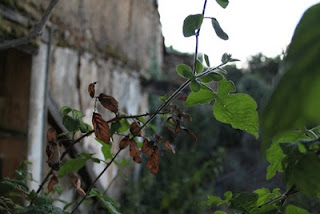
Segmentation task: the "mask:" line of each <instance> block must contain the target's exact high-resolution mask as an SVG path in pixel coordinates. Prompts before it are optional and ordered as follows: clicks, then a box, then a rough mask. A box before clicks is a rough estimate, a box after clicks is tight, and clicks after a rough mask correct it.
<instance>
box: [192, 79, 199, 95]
mask: <svg viewBox="0 0 320 214" xmlns="http://www.w3.org/2000/svg"><path fill="white" fill-rule="evenodd" d="M190 89H191V91H192V92H194V93H197V92H198V91H200V89H201V85H200V83H198V81H197V80H192V81H191V83H190Z"/></svg>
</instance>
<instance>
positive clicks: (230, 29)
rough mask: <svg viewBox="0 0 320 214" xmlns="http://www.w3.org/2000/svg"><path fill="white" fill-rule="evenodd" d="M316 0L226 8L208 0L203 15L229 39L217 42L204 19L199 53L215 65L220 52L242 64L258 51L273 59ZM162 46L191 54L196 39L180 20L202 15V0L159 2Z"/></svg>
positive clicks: (241, 1)
mask: <svg viewBox="0 0 320 214" xmlns="http://www.w3.org/2000/svg"><path fill="white" fill-rule="evenodd" d="M319 2H320V1H319V0H230V1H229V5H228V7H227V8H226V9H223V8H222V7H220V6H219V5H218V4H217V3H216V1H215V0H208V3H207V9H206V14H205V16H211V17H215V18H216V19H217V20H218V21H219V23H220V26H221V27H222V29H223V30H224V31H225V32H226V33H227V34H228V35H229V40H227V41H224V40H221V39H219V38H218V37H217V36H216V34H215V32H214V30H213V28H212V25H211V20H210V19H204V22H203V25H202V29H201V33H200V44H199V52H201V53H206V54H207V55H209V58H210V61H211V64H213V65H217V64H219V63H220V59H221V56H222V54H223V53H226V52H227V53H230V54H232V56H233V57H234V58H237V59H240V60H241V62H240V63H239V65H241V64H243V63H244V62H245V61H246V60H247V58H248V57H249V56H252V55H255V54H257V53H259V52H262V53H263V54H265V55H267V56H269V57H273V56H276V55H278V54H280V53H281V52H282V50H284V49H285V48H286V46H287V45H288V44H289V42H290V41H291V38H292V35H293V32H294V29H295V27H296V25H297V23H298V22H299V20H300V18H301V16H302V14H303V12H304V11H305V10H306V9H307V8H309V7H310V6H312V5H314V4H316V3H319ZM158 3H159V12H160V16H161V24H162V32H163V35H164V37H165V45H166V46H167V47H169V46H170V45H172V46H173V48H174V49H177V50H179V51H181V52H189V53H193V52H194V48H195V37H194V36H193V37H189V38H185V37H183V34H182V25H183V20H184V19H185V17H187V16H188V15H190V14H198V13H201V12H202V7H203V3H204V0H158Z"/></svg>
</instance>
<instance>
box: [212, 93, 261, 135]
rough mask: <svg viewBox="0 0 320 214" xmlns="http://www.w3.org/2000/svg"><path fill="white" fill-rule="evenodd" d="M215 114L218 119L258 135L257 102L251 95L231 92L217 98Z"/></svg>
mask: <svg viewBox="0 0 320 214" xmlns="http://www.w3.org/2000/svg"><path fill="white" fill-rule="evenodd" d="M218 95H219V93H218ZM213 114H214V116H215V117H216V119H217V120H219V121H221V122H224V123H228V124H231V126H232V127H233V128H235V129H241V130H244V131H246V132H248V133H250V134H253V135H254V136H256V137H258V129H259V118H258V113H257V104H256V102H255V101H254V100H253V99H252V97H250V96H249V95H246V94H231V95H228V96H225V97H222V98H220V99H217V101H216V102H215V104H214V106H213Z"/></svg>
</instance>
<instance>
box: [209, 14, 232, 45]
mask: <svg viewBox="0 0 320 214" xmlns="http://www.w3.org/2000/svg"><path fill="white" fill-rule="evenodd" d="M211 23H212V27H213V29H214V31H215V32H216V34H217V36H218V37H219V38H220V39H223V40H228V39H229V36H228V34H226V33H225V32H224V31H223V30H222V28H221V27H220V24H219V22H218V20H217V19H215V18H212V19H211Z"/></svg>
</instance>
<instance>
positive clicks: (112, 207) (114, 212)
mask: <svg viewBox="0 0 320 214" xmlns="http://www.w3.org/2000/svg"><path fill="white" fill-rule="evenodd" d="M90 196H96V197H97V198H98V199H99V200H100V201H101V202H102V204H103V205H104V206H105V207H106V208H107V209H108V211H109V212H110V213H111V214H121V213H120V212H119V211H118V210H119V208H118V205H117V203H116V202H115V201H113V200H112V199H111V198H109V197H108V196H105V195H103V194H102V193H101V192H100V191H99V190H98V189H96V188H94V189H92V190H91V191H90Z"/></svg>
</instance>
